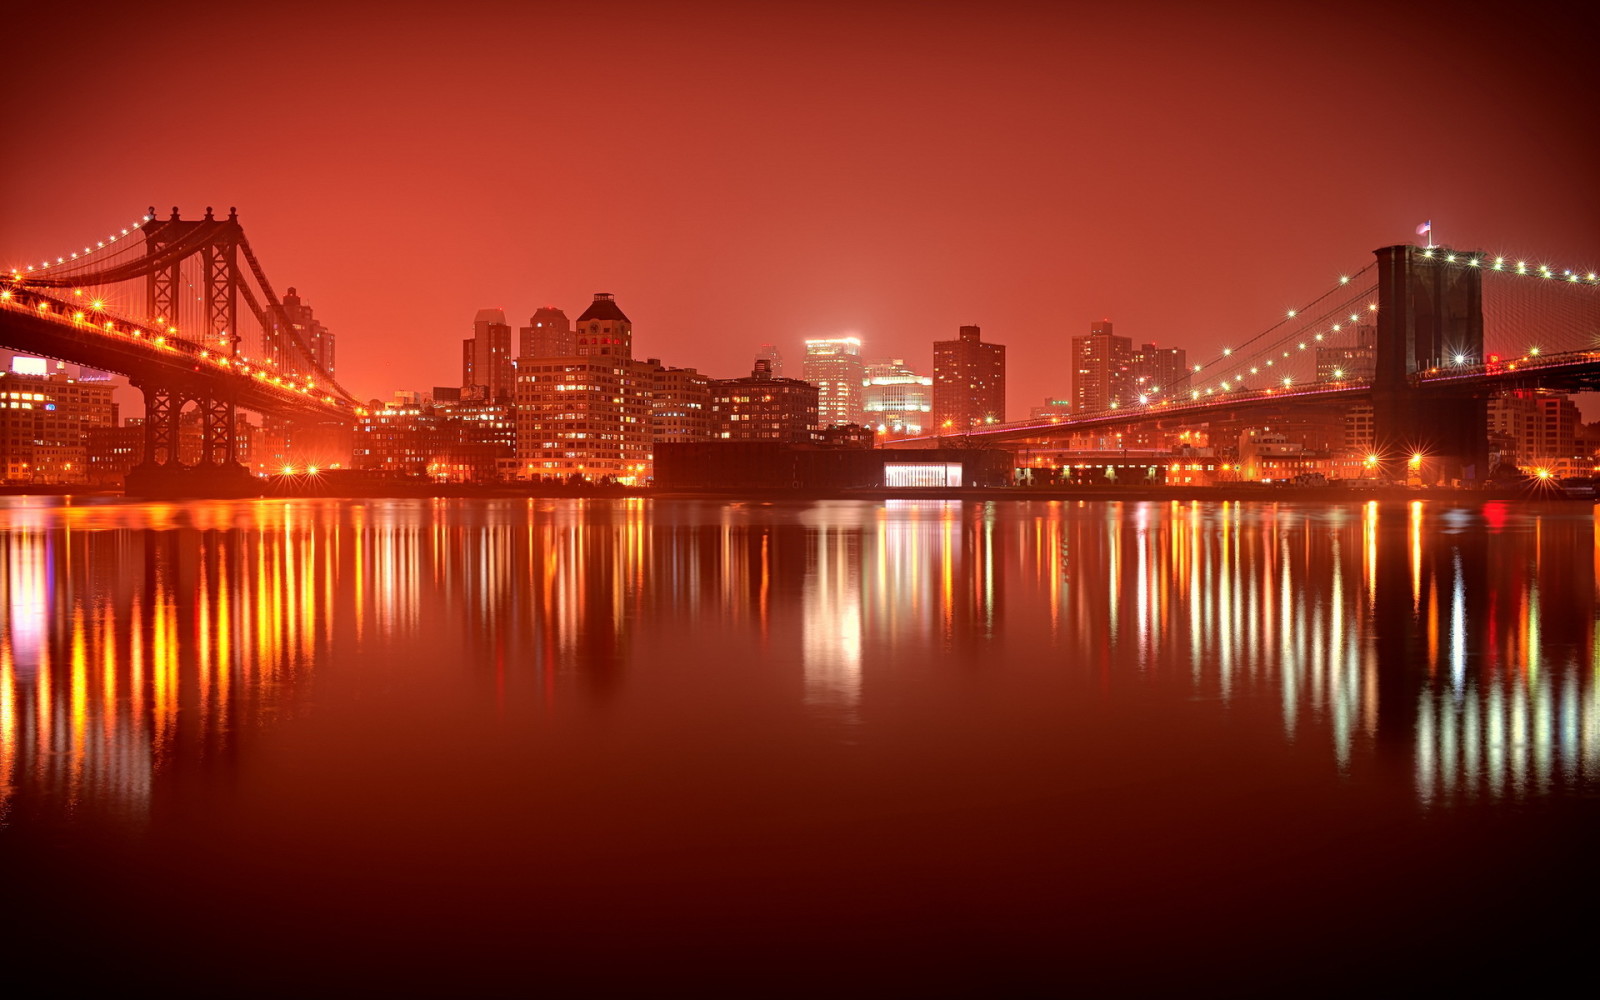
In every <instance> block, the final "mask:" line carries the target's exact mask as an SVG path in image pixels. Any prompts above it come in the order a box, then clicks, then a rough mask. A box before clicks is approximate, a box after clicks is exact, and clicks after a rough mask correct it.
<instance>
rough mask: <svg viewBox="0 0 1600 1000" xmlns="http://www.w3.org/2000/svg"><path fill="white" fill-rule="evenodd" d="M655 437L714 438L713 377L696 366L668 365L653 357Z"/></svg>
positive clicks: (652, 401) (666, 438) (660, 439)
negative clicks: (712, 416) (712, 426)
mask: <svg viewBox="0 0 1600 1000" xmlns="http://www.w3.org/2000/svg"><path fill="white" fill-rule="evenodd" d="M649 363H650V367H651V369H652V370H651V373H650V435H651V440H652V441H709V440H710V439H711V379H710V378H709V377H707V376H706V375H703V374H701V373H700V372H698V371H696V370H695V369H693V368H666V367H663V366H662V365H661V363H660V362H659V361H657V360H656V359H654V358H651V359H650V362H649Z"/></svg>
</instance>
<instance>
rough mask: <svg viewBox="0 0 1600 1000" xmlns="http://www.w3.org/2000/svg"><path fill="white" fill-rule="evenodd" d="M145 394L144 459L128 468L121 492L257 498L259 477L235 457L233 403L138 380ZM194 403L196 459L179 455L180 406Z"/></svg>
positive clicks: (160, 496) (196, 391) (198, 391)
mask: <svg viewBox="0 0 1600 1000" xmlns="http://www.w3.org/2000/svg"><path fill="white" fill-rule="evenodd" d="M138 388H139V390H140V391H141V392H143V393H144V399H145V423H144V459H143V461H141V462H140V463H139V464H138V465H137V466H135V467H134V468H133V469H132V470H130V471H129V473H128V475H127V479H126V481H125V483H124V492H125V493H126V494H127V495H128V496H131V497H148V498H151V499H180V498H189V497H193V498H225V497H246V496H260V495H261V493H262V486H261V481H260V480H259V479H257V478H256V477H255V476H253V475H251V474H250V470H249V469H246V468H245V467H244V466H243V465H241V464H240V463H239V460H238V436H237V429H236V420H235V413H236V410H237V408H236V406H235V403H234V401H233V400H232V399H228V398H224V397H220V396H217V395H214V394H212V393H209V392H207V391H206V390H204V389H191V390H184V389H181V388H177V387H174V386H170V385H150V384H139V385H138ZM188 402H194V403H195V404H197V406H198V415H199V418H200V419H199V427H198V428H197V430H198V431H199V434H198V437H199V440H198V442H197V443H198V449H197V451H198V454H197V455H196V458H197V459H198V460H197V461H196V462H194V463H193V464H185V463H184V461H183V456H182V451H183V449H182V447H181V443H182V439H183V426H182V415H183V407H184V404H186V403H188Z"/></svg>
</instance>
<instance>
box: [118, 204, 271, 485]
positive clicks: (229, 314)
mask: <svg viewBox="0 0 1600 1000" xmlns="http://www.w3.org/2000/svg"><path fill="white" fill-rule="evenodd" d="M150 215H151V221H150V222H148V223H146V225H145V227H144V235H145V259H146V260H147V261H149V262H150V265H151V266H150V270H149V275H148V277H147V278H146V283H147V290H148V300H147V301H148V307H149V311H150V313H149V314H150V315H151V316H156V317H162V318H163V319H164V320H165V321H166V322H168V323H171V322H172V320H173V319H174V318H175V317H176V316H177V315H178V310H179V307H180V297H181V296H183V295H184V294H186V293H185V290H184V281H183V275H182V267H183V263H184V261H186V260H188V259H190V258H194V257H198V258H199V260H200V264H201V273H202V276H203V277H202V291H201V295H202V301H203V302H204V304H205V330H204V331H203V333H202V334H201V338H202V340H203V342H204V343H206V344H209V345H212V348H213V349H214V350H218V351H219V353H220V352H221V351H226V352H227V353H228V354H230V355H233V356H237V354H238V344H239V335H238V329H239V322H238V320H239V288H240V278H239V266H238V255H239V246H240V244H241V242H243V240H244V233H243V230H242V229H241V227H240V225H239V217H238V212H237V210H230V211H229V212H228V218H227V219H226V220H225V221H224V220H219V219H217V218H216V217H215V216H213V214H212V210H211V209H210V208H209V207H207V208H206V216H205V218H204V219H202V220H199V221H193V220H183V219H180V218H179V217H178V210H177V209H176V208H174V209H173V210H172V217H171V218H169V219H156V218H155V209H154V208H151V209H150ZM247 294H248V292H247ZM130 381H131V382H132V384H133V385H134V386H135V387H136V388H137V389H139V391H140V392H142V393H144V409H145V417H144V461H143V462H141V463H140V464H139V466H138V467H137V468H135V469H134V470H133V471H132V472H130V473H129V476H128V479H129V485H128V489H129V493H130V494H133V493H138V492H150V491H154V492H158V493H166V492H169V491H171V490H172V489H173V488H174V486H175V485H176V483H175V482H174V477H181V478H182V479H190V478H192V479H196V480H204V483H205V488H206V489H208V490H216V489H220V490H222V491H224V492H226V491H227V489H228V485H229V484H230V483H232V482H233V481H235V480H237V481H238V483H239V485H240V488H241V489H246V488H247V487H248V485H249V484H251V483H253V477H251V475H250V472H249V470H248V469H246V468H245V467H244V465H242V464H241V463H240V462H239V455H238V420H237V412H238V399H237V398H236V397H235V395H234V393H232V392H230V391H228V390H227V389H223V388H221V383H219V382H218V380H216V379H207V378H203V377H197V378H194V379H184V378H181V377H179V378H174V377H169V376H162V377H160V378H159V379H157V378H152V377H146V378H140V379H137V380H132V379H131V380H130ZM189 402H193V403H194V404H195V405H196V407H197V408H198V409H199V415H200V427H201V430H200V461H199V463H198V464H197V465H195V466H192V467H191V466H185V465H184V464H183V463H182V461H181V460H180V459H179V454H178V439H179V423H180V418H181V415H182V413H183V407H184V405H185V404H186V403H189ZM197 485H198V484H197ZM180 488H181V487H180Z"/></svg>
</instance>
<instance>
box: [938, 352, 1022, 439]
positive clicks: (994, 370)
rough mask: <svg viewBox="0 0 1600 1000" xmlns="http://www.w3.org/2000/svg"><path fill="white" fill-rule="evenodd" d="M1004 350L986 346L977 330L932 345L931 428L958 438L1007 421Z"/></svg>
mask: <svg viewBox="0 0 1600 1000" xmlns="http://www.w3.org/2000/svg"><path fill="white" fill-rule="evenodd" d="M1005 411H1006V349H1005V345H1003V344H986V343H984V342H983V340H982V331H981V330H980V329H979V328H978V327H976V326H963V327H961V329H960V330H959V331H958V333H957V335H956V339H955V340H936V341H934V342H933V424H934V428H935V429H936V430H938V431H940V432H941V433H946V434H960V433H962V432H964V431H968V430H971V429H972V428H974V427H981V426H983V425H984V424H991V423H1000V422H1002V421H1004V420H1005V418H1006V412H1005Z"/></svg>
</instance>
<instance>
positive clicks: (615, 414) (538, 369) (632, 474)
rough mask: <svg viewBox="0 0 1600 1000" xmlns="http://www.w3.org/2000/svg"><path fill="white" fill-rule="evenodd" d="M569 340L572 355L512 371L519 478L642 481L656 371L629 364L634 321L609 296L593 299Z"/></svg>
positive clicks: (535, 360)
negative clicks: (573, 344) (573, 339)
mask: <svg viewBox="0 0 1600 1000" xmlns="http://www.w3.org/2000/svg"><path fill="white" fill-rule="evenodd" d="M573 336H574V338H575V340H576V341H577V343H576V345H575V347H574V350H575V351H576V353H574V354H571V355H568V356H566V357H545V358H540V357H530V358H526V359H523V361H522V362H520V363H519V365H518V368H517V372H516V382H515V385H516V390H515V392H516V413H517V437H516V440H517V456H516V457H517V464H516V468H517V475H518V476H519V477H522V478H531V479H544V478H559V479H568V478H571V477H573V476H578V477H580V478H583V479H588V480H600V479H607V478H614V479H616V480H618V481H621V482H626V483H633V482H643V481H644V480H645V479H647V478H649V476H650V470H651V463H652V460H653V453H652V450H651V439H652V432H651V389H652V386H653V384H654V370H655V369H656V368H658V367H660V366H659V365H653V364H651V363H649V362H645V361H635V360H634V359H633V323H632V322H631V321H630V320H629V319H628V317H627V315H626V314H624V313H623V311H622V309H621V307H619V306H618V305H617V303H616V300H615V298H614V297H613V296H612V295H611V293H609V292H599V293H597V294H596V295H595V297H594V301H593V302H592V303H590V305H589V308H588V309H586V310H584V313H583V315H581V316H579V317H578V321H577V323H576V324H574V329H573Z"/></svg>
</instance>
